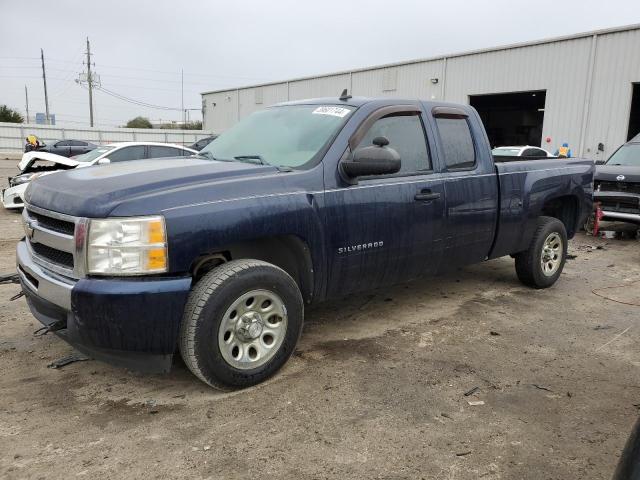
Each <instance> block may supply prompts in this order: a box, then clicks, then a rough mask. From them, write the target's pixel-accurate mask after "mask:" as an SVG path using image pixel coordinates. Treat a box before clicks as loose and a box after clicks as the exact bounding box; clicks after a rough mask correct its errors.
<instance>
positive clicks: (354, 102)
mask: <svg viewBox="0 0 640 480" xmlns="http://www.w3.org/2000/svg"><path fill="white" fill-rule="evenodd" d="M414 102H423V103H425V104H427V105H430V106H436V105H447V106H455V107H459V108H470V107H469V105H464V104H460V103H452V102H441V101H434V100H421V99H419V98H394V97H351V98H349V99H348V100H340V98H339V97H338V96H335V97H320V98H308V99H304V100H292V101H288V102H281V103H277V104H276V106H281V105H347V106H350V107H361V106H363V105H366V104H368V103H384V104H389V103H398V104H402V103H414Z"/></svg>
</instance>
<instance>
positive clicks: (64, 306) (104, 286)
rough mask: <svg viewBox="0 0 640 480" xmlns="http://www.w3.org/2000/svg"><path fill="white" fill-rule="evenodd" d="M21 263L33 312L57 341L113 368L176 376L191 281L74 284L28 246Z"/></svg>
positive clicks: (20, 253) (20, 247) (147, 279)
mask: <svg viewBox="0 0 640 480" xmlns="http://www.w3.org/2000/svg"><path fill="white" fill-rule="evenodd" d="M16 257H17V269H18V275H19V277H20V283H21V285H22V290H23V292H24V293H25V296H26V298H27V303H28V305H29V309H30V310H31V312H32V313H33V315H34V316H35V317H36V319H38V321H40V323H42V324H43V325H46V326H49V327H51V328H52V329H55V333H56V335H58V336H59V337H61V338H63V339H64V340H66V341H67V342H68V343H70V344H71V345H72V346H74V347H75V348H76V349H78V350H79V351H81V352H82V353H85V354H87V355H89V356H92V357H93V358H95V359H97V360H103V361H106V362H107V363H110V364H113V365H118V366H123V367H126V368H130V369H133V370H138V371H144V372H152V373H157V372H167V371H169V370H170V368H171V361H172V357H173V353H174V351H175V348H176V344H177V341H178V332H179V328H180V321H181V319H182V314H183V311H184V306H185V304H186V301H187V296H188V294H189V290H190V288H191V277H178V278H158V277H155V278H151V277H141V278H136V279H92V278H83V279H80V280H71V279H68V278H66V277H63V276H61V275H58V274H55V273H53V272H50V271H48V270H46V269H44V268H42V267H40V266H39V265H37V264H35V263H34V262H33V260H32V258H31V256H30V254H29V250H28V247H27V245H26V242H25V241H24V240H22V241H20V242H19V243H18V247H17V255H16Z"/></svg>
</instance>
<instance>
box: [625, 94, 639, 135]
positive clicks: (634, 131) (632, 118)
mask: <svg viewBox="0 0 640 480" xmlns="http://www.w3.org/2000/svg"><path fill="white" fill-rule="evenodd" d="M639 133H640V83H634V84H633V94H632V96H631V113H630V114H629V133H628V135H627V140H631V139H632V138H633V137H635V136H636V135H638V134H639Z"/></svg>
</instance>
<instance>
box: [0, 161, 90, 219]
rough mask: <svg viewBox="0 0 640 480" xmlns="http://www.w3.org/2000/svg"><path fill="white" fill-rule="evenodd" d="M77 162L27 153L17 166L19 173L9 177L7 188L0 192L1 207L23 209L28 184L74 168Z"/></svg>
mask: <svg viewBox="0 0 640 480" xmlns="http://www.w3.org/2000/svg"><path fill="white" fill-rule="evenodd" d="M78 165H79V162H77V161H76V160H74V159H72V158H66V157H62V156H60V155H55V154H52V153H48V152H27V153H25V154H24V155H23V156H22V160H21V161H20V163H19V164H18V168H19V169H20V173H19V174H18V175H16V176H14V177H9V178H8V182H9V186H8V187H7V188H5V189H4V190H2V205H3V206H4V208H6V209H19V208H22V207H24V193H25V191H26V190H27V186H28V185H29V183H30V182H31V181H32V180H34V179H36V178H38V177H40V176H42V175H49V174H51V173H55V172H60V171H64V170H69V169H71V168H75V167H77V166H78Z"/></svg>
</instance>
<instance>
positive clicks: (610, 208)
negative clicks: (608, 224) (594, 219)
mask: <svg viewBox="0 0 640 480" xmlns="http://www.w3.org/2000/svg"><path fill="white" fill-rule="evenodd" d="M593 199H594V201H595V202H598V203H600V208H601V210H602V214H603V219H604V220H614V221H622V222H629V223H635V224H640V195H638V194H635V193H627V192H610V191H596V192H594V193H593Z"/></svg>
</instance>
